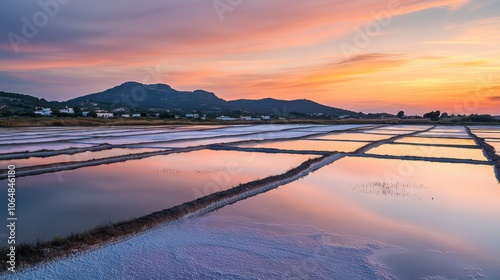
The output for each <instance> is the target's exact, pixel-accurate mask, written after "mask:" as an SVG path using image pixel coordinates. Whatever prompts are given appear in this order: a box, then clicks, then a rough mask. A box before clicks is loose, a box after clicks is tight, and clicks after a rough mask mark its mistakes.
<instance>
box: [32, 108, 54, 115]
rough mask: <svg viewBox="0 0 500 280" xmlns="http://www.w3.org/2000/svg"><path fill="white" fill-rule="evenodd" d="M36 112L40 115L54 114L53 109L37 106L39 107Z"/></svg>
mask: <svg viewBox="0 0 500 280" xmlns="http://www.w3.org/2000/svg"><path fill="white" fill-rule="evenodd" d="M34 113H35V114H37V115H40V116H50V115H51V114H52V109H50V108H42V107H37V108H35V112H34Z"/></svg>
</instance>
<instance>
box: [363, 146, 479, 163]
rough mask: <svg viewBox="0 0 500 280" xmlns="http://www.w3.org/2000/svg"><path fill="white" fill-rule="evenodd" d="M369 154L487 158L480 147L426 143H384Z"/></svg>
mask: <svg viewBox="0 0 500 280" xmlns="http://www.w3.org/2000/svg"><path fill="white" fill-rule="evenodd" d="M367 154H373V155H391V156H416V157H433V158H451V159H472V160H482V161H486V160H487V159H486V157H485V156H484V154H483V150H482V149H481V148H479V147H478V148H477V149H473V148H471V149H463V148H455V147H437V146H424V145H407V144H384V145H381V146H378V147H376V148H373V149H371V150H369V151H368V152H367Z"/></svg>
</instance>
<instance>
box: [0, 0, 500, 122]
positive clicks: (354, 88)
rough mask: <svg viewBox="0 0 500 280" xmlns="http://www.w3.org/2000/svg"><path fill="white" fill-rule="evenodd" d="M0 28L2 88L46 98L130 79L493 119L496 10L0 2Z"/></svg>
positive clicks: (174, 1) (460, 0) (344, 0)
mask: <svg viewBox="0 0 500 280" xmlns="http://www.w3.org/2000/svg"><path fill="white" fill-rule="evenodd" d="M43 3H48V5H47V6H45V7H43V6H44V5H43ZM0 23H1V24H0V34H1V40H0V90H3V91H9V92H18V93H24V94H30V95H34V96H37V97H45V98H46V99H48V100H60V101H62V100H68V99H70V98H73V97H77V96H80V95H84V94H89V93H93V92H99V91H102V90H105V89H107V88H110V87H113V86H116V85H118V84H121V83H123V82H125V81H137V82H141V83H146V84H154V83H166V84H169V85H170V86H172V87H173V88H175V89H178V90H195V89H205V90H208V91H212V92H214V93H215V94H217V95H218V96H219V97H221V98H224V99H226V100H233V99H240V98H247V99H258V98H263V97H274V98H279V99H288V100H290V99H301V98H307V99H311V100H314V101H317V102H320V103H323V104H325V105H329V106H335V107H341V108H345V109H350V110H354V111H363V112H367V113H368V112H390V113H397V112H398V111H399V110H404V111H405V112H407V114H422V113H424V112H427V111H430V110H436V109H440V110H441V111H442V112H443V111H447V112H448V113H450V114H452V113H455V114H463V113H466V114H470V113H490V114H494V115H500V106H499V105H500V31H499V30H500V1H497V0H478V1H473V0H469V1H467V0H399V1H398V0H385V1H380V0H366V1H352V0H314V1H303V0H301V1H298V0H286V1H285V0H273V1H269V0H168V1H166V0H161V1H160V0H148V1H131V0H108V1H95V0H87V1H81V0H40V1H33V0H31V1H28V0H5V1H2V2H0Z"/></svg>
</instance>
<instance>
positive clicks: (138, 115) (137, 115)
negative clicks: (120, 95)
mask: <svg viewBox="0 0 500 280" xmlns="http://www.w3.org/2000/svg"><path fill="white" fill-rule="evenodd" d="M140 117H141V114H132V118H140Z"/></svg>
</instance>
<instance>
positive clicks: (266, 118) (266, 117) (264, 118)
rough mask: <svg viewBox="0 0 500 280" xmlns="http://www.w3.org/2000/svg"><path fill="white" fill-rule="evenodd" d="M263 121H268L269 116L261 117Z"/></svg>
mask: <svg viewBox="0 0 500 280" xmlns="http://www.w3.org/2000/svg"><path fill="white" fill-rule="evenodd" d="M261 117H262V119H263V120H270V119H271V116H261Z"/></svg>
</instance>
